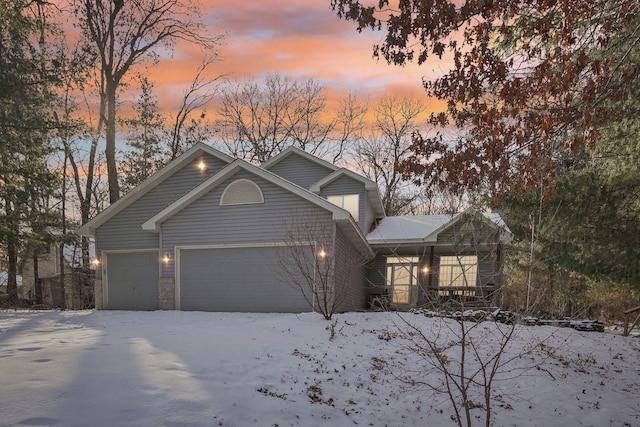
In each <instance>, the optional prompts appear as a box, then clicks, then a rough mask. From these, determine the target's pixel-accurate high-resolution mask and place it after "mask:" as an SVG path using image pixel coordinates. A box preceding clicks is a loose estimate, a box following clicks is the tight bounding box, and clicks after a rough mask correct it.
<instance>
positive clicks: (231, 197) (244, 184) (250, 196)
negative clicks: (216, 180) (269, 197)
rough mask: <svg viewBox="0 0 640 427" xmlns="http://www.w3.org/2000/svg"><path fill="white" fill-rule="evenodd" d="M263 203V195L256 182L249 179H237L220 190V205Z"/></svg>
mask: <svg viewBox="0 0 640 427" xmlns="http://www.w3.org/2000/svg"><path fill="white" fill-rule="evenodd" d="M253 203H264V196H263V195H262V190H260V187H258V184H256V183H255V182H253V181H251V180H250V179H237V180H235V181H233V182H232V183H231V184H229V185H227V188H225V189H224V191H223V192H222V197H220V206H229V205H249V204H253Z"/></svg>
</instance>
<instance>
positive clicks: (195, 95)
mask: <svg viewBox="0 0 640 427" xmlns="http://www.w3.org/2000/svg"><path fill="white" fill-rule="evenodd" d="M217 60H218V55H217V52H216V51H214V50H211V49H208V50H205V51H204V54H203V59H202V61H201V62H200V65H199V66H198V69H197V70H196V73H195V76H194V78H193V81H192V82H191V85H190V86H189V88H187V90H185V91H184V93H183V96H182V103H181V104H180V108H179V109H178V112H177V113H176V114H175V117H174V118H173V122H172V128H171V130H170V131H169V160H173V159H175V158H176V157H177V156H179V155H180V154H182V153H183V152H184V151H186V150H187V149H188V148H189V146H191V145H193V144H195V143H197V142H202V141H204V140H205V139H206V137H207V136H208V135H207V132H204V134H203V133H199V134H198V133H197V132H196V130H197V129H202V126H201V123H202V121H203V120H204V118H205V114H206V113H205V111H204V109H205V108H206V106H207V105H208V104H209V103H210V102H211V101H212V100H213V99H214V98H215V97H216V96H217V95H218V93H219V88H218V86H217V83H218V81H219V80H220V79H222V78H224V77H225V75H220V74H218V75H215V76H211V75H210V69H211V65H213V64H214V63H215V62H216V61H217ZM199 110H200V111H201V112H200V115H199V116H198V117H196V118H194V117H193V115H194V113H197V112H198V111H199Z"/></svg>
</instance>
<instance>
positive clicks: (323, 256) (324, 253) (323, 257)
mask: <svg viewBox="0 0 640 427" xmlns="http://www.w3.org/2000/svg"><path fill="white" fill-rule="evenodd" d="M327 255H328V254H327V252H326V251H325V250H324V249H320V252H318V257H319V258H320V259H325V258H326V257H327Z"/></svg>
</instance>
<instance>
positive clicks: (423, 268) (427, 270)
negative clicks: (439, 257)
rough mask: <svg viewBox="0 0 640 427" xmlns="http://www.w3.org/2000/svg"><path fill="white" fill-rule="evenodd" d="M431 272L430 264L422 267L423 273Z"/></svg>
mask: <svg viewBox="0 0 640 427" xmlns="http://www.w3.org/2000/svg"><path fill="white" fill-rule="evenodd" d="M427 273H429V266H428V265H425V266H424V267H422V274H427Z"/></svg>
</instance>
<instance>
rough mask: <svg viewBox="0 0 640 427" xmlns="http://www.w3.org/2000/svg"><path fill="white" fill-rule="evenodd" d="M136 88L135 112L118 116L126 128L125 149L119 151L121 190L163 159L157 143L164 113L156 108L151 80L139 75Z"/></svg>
mask: <svg viewBox="0 0 640 427" xmlns="http://www.w3.org/2000/svg"><path fill="white" fill-rule="evenodd" d="M140 88H141V91H142V93H141V95H140V98H139V100H138V103H137V104H135V105H134V106H133V109H134V110H135V112H136V116H135V117H132V118H130V119H125V120H122V123H123V124H124V125H125V126H127V127H128V128H129V129H130V132H129V135H128V136H127V146H128V149H127V150H126V151H125V152H124V153H123V156H122V162H121V167H120V169H121V171H122V175H121V176H122V177H121V183H120V185H121V187H122V188H123V189H124V190H125V191H126V190H129V189H131V188H134V187H135V186H137V185H138V184H140V183H141V182H142V181H144V180H145V179H147V178H148V177H149V176H151V175H152V174H153V173H154V172H156V171H157V170H158V169H160V168H161V167H162V166H163V165H164V163H165V158H164V155H163V150H162V146H161V143H162V140H161V139H162V129H163V127H164V117H163V116H162V115H161V114H160V113H159V112H158V100H157V98H156V97H155V95H154V94H153V83H151V82H149V80H147V78H146V77H144V76H141V77H140Z"/></svg>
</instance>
